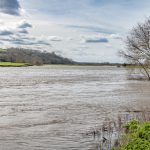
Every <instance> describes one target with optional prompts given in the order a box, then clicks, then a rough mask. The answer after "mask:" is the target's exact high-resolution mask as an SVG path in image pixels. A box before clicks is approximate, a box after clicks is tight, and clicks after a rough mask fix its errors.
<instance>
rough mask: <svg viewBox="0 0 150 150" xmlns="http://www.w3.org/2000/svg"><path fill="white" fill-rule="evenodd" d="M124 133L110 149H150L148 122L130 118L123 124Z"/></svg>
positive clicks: (149, 126) (149, 123)
mask: <svg viewBox="0 0 150 150" xmlns="http://www.w3.org/2000/svg"><path fill="white" fill-rule="evenodd" d="M125 129H126V134H125V135H123V136H122V139H121V140H120V143H121V144H120V145H119V146H118V147H117V148H113V149H112V150H150V122H145V123H140V122H139V121H136V120H132V121H130V122H128V123H127V125H126V126H125Z"/></svg>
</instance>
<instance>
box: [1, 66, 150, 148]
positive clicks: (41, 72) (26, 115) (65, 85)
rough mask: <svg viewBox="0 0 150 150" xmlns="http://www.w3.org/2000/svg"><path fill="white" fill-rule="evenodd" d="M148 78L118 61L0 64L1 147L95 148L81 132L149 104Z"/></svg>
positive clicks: (149, 84) (146, 106)
mask: <svg viewBox="0 0 150 150" xmlns="http://www.w3.org/2000/svg"><path fill="white" fill-rule="evenodd" d="M149 89H150V83H149V82H146V81H131V80H127V79H126V71H125V70H124V69H122V68H117V67H88V66H86V67H84V66H82V67H76V66H75V67H71V66H66V67H65V66H43V67H26V68H0V149H1V150H79V149H80V150H92V149H94V147H95V144H96V141H94V139H93V137H91V136H88V135H87V136H83V135H85V133H87V132H88V131H90V130H92V129H95V128H98V127H99V126H101V124H102V123H103V121H104V120H105V118H107V117H111V118H112V117H113V118H115V117H116V116H117V115H118V114H121V113H124V111H126V109H128V108H133V109H135V110H136V109H141V108H144V109H147V108H148V107H149V104H150V101H149V97H150V92H149Z"/></svg>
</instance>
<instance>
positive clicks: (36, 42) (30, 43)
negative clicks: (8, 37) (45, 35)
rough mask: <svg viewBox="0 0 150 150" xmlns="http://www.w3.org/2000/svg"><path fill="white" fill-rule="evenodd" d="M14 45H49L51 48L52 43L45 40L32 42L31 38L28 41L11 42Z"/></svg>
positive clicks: (16, 40) (17, 40)
mask: <svg viewBox="0 0 150 150" xmlns="http://www.w3.org/2000/svg"><path fill="white" fill-rule="evenodd" d="M11 42H12V43H13V44H17V45H47V46H50V43H48V42H46V41H44V40H37V39H35V40H33V39H32V40H31V39H30V38H29V39H28V40H24V39H15V40H12V41H11Z"/></svg>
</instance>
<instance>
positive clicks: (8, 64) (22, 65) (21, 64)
mask: <svg viewBox="0 0 150 150" xmlns="http://www.w3.org/2000/svg"><path fill="white" fill-rule="evenodd" d="M26 66H29V64H27V63H13V62H0V67H26Z"/></svg>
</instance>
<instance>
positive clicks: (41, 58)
mask: <svg viewBox="0 0 150 150" xmlns="http://www.w3.org/2000/svg"><path fill="white" fill-rule="evenodd" d="M0 62H15V63H28V64H31V65H43V64H74V63H75V62H74V61H72V60H71V59H68V58H64V57H62V56H59V55H56V54H55V53H54V52H52V53H50V52H47V51H44V52H42V51H38V50H30V49H22V48H8V49H0Z"/></svg>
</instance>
